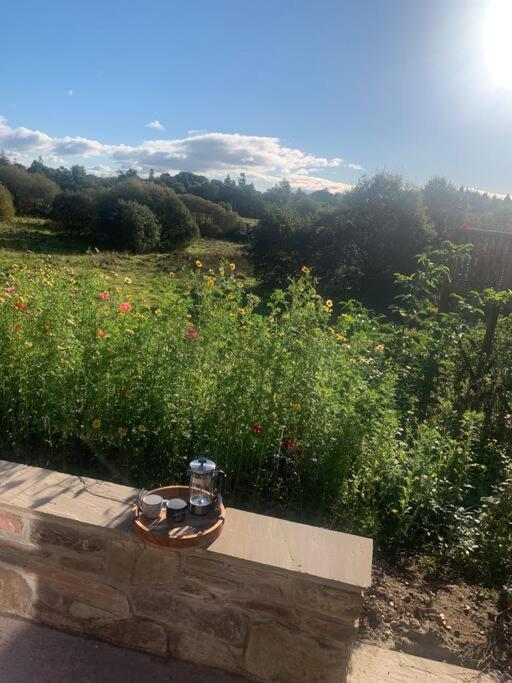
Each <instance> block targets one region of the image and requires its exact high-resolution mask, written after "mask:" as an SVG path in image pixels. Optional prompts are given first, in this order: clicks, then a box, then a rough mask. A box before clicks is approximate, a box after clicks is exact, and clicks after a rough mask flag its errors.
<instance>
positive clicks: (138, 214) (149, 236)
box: [113, 199, 161, 254]
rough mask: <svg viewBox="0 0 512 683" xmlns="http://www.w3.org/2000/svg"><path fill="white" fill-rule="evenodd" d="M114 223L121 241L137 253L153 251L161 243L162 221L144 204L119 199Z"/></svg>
mask: <svg viewBox="0 0 512 683" xmlns="http://www.w3.org/2000/svg"><path fill="white" fill-rule="evenodd" d="M113 223H114V224H115V225H116V226H117V232H118V235H119V242H120V243H121V244H122V245H123V246H124V247H126V248H128V249H130V250H132V251H134V252H135V253H137V254H143V253H144V252H148V251H152V250H154V249H157V248H158V246H159V245H160V231H161V227H160V223H159V222H158V221H157V219H156V216H155V214H154V213H153V212H152V211H151V209H149V208H148V207H147V206H144V205H143V204H139V203H138V202H133V201H130V202H126V201H124V200H123V199H119V200H118V203H117V209H116V211H115V212H114V217H113Z"/></svg>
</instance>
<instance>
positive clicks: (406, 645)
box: [360, 559, 512, 681]
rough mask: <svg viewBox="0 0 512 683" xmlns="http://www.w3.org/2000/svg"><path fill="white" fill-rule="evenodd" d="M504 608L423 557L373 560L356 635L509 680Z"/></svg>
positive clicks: (511, 640) (510, 644)
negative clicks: (359, 626)
mask: <svg viewBox="0 0 512 683" xmlns="http://www.w3.org/2000/svg"><path fill="white" fill-rule="evenodd" d="M507 607H510V605H506V604H505V605H503V604H500V601H499V595H498V594H497V593H496V592H495V591H491V590H488V589H486V588H483V587H481V586H475V585H471V584H469V583H466V582H464V581H463V580H461V579H460V578H454V577H451V576H447V575H440V574H439V572H438V571H437V572H434V571H433V570H432V567H431V566H429V563H428V561H426V560H424V559H423V560H421V559H419V560H418V559H415V560H405V561H402V562H400V563H399V564H398V565H397V564H390V563H389V562H387V561H384V560H376V561H374V566H373V583H372V587H371V589H369V590H368V591H367V592H366V595H365V604H364V610H363V616H362V619H361V629H360V637H361V640H362V641H365V642H369V643H373V644H374V645H378V646H379V647H385V648H388V649H392V650H400V651H402V652H406V653H407V654H412V655H416V656H419V657H427V658H429V659H437V660H439V661H444V662H448V663H450V664H458V665H460V666H466V667H469V668H474V669H480V670H482V671H496V672H500V674H501V677H502V679H503V680H504V681H512V609H510V610H508V611H507V610H505V608H507ZM503 610H505V611H504V612H503ZM500 613H501V614H500ZM498 614H500V616H499V617H498Z"/></svg>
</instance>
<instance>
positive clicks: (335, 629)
mask: <svg viewBox="0 0 512 683" xmlns="http://www.w3.org/2000/svg"><path fill="white" fill-rule="evenodd" d="M358 625H359V624H358V623H357V622H354V623H353V624H349V623H344V622H339V621H332V620H331V619H322V618H320V617H315V616H313V617H309V618H305V619H304V618H303V619H302V621H301V622H300V624H299V629H300V630H301V631H305V632H308V633H310V634H311V635H313V636H316V637H317V638H321V639H322V640H333V641H336V642H337V643H345V644H348V645H350V644H351V643H353V642H354V640H355V638H356V636H357V629H358Z"/></svg>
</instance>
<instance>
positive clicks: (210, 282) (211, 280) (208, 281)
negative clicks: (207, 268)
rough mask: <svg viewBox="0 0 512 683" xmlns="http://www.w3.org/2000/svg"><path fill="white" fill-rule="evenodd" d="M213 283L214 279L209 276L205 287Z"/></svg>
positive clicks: (211, 285)
mask: <svg viewBox="0 0 512 683" xmlns="http://www.w3.org/2000/svg"><path fill="white" fill-rule="evenodd" d="M214 284H215V279H214V278H213V277H209V278H208V279H207V280H206V286H207V287H213V285H214Z"/></svg>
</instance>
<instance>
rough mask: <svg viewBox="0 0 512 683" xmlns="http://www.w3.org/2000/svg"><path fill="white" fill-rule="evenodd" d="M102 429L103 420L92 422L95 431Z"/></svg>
mask: <svg viewBox="0 0 512 683" xmlns="http://www.w3.org/2000/svg"><path fill="white" fill-rule="evenodd" d="M100 427H101V420H98V419H96V420H93V421H92V428H93V429H99V428H100Z"/></svg>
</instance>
